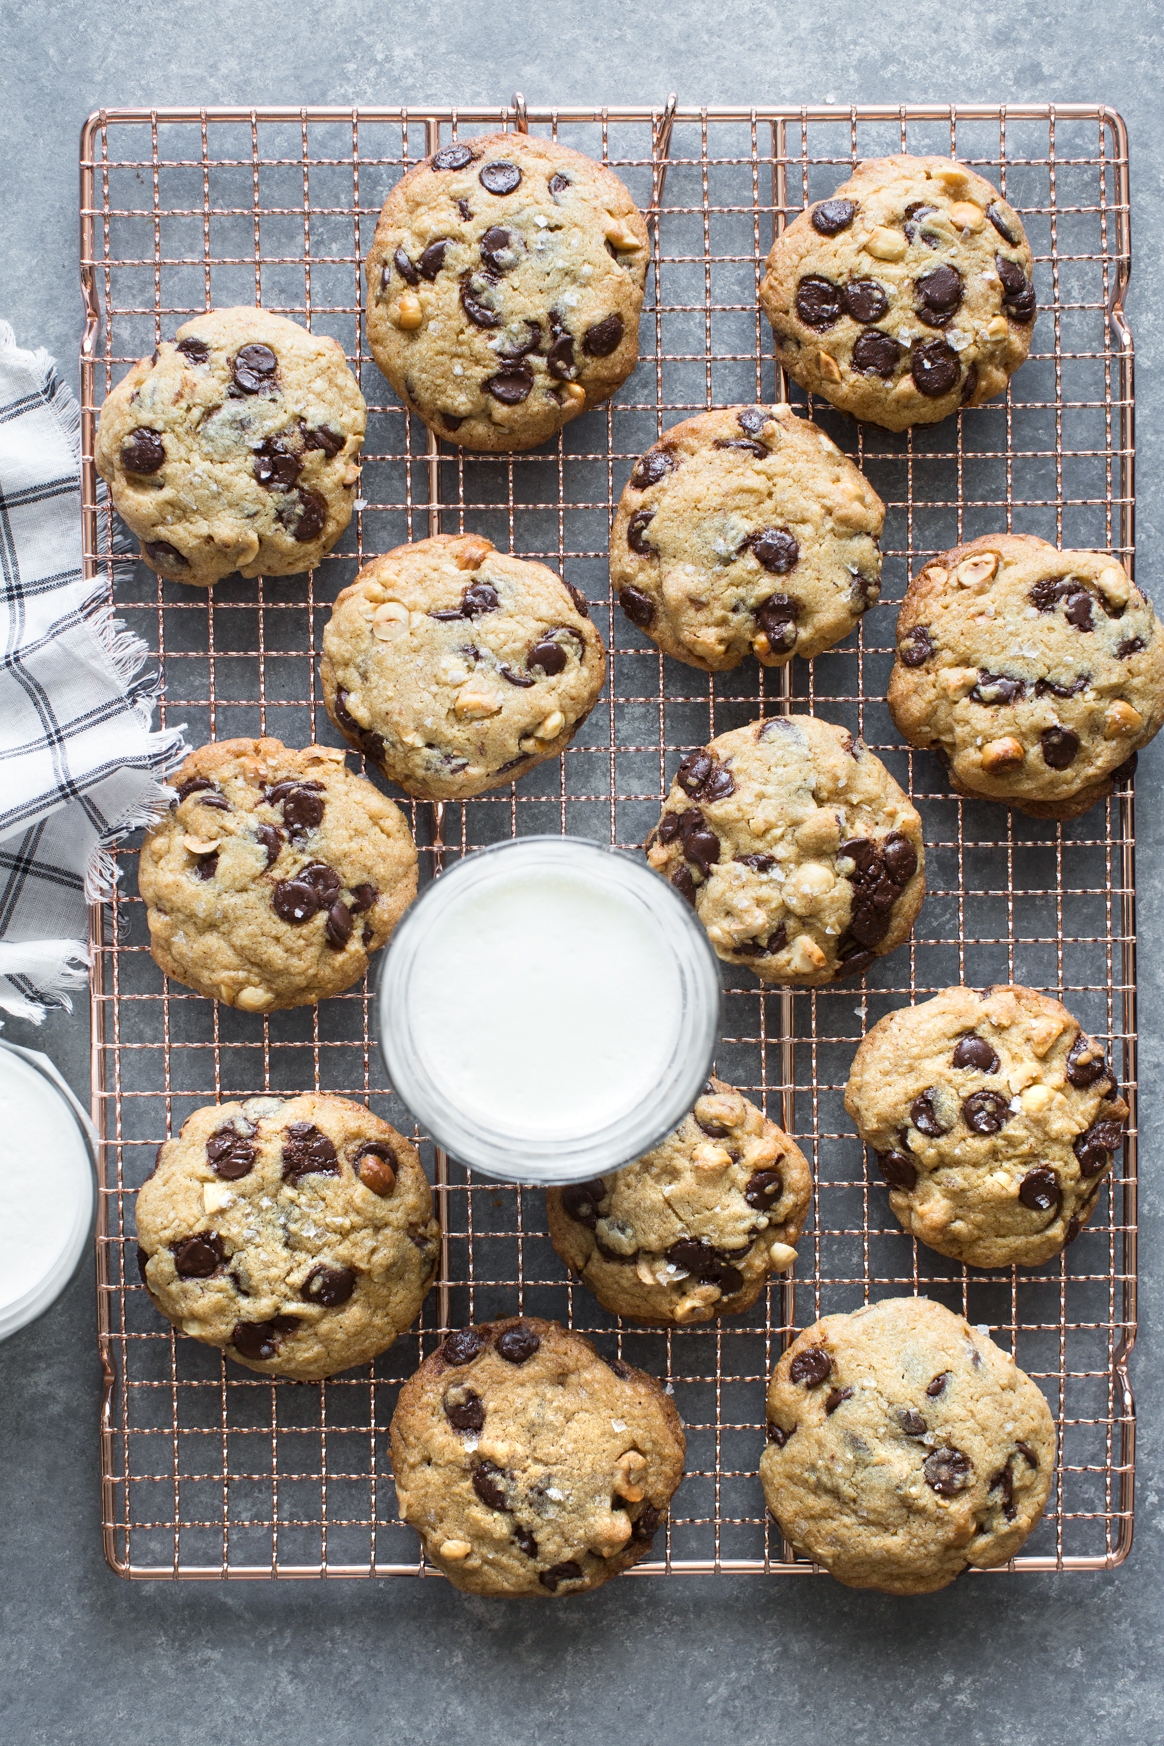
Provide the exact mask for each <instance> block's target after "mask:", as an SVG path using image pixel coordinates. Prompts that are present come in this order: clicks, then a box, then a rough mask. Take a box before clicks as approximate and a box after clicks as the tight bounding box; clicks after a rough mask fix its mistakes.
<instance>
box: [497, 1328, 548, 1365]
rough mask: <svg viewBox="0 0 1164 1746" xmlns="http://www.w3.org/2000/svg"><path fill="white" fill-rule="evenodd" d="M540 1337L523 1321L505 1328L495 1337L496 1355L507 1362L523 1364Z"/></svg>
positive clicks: (531, 1354) (534, 1348)
mask: <svg viewBox="0 0 1164 1746" xmlns="http://www.w3.org/2000/svg"><path fill="white" fill-rule="evenodd" d="M541 1343H542V1342H541V1337H540V1336H539V1335H538V1334H535V1333H534V1331H533V1329H532V1328H531V1327H529V1326H528V1325H527V1324H526V1323H525V1322H520V1323H519V1324H518V1326H517V1327H516V1328H506V1330H505V1332H504V1333H503V1334H499V1335H498V1337H497V1356H498V1357H499V1358H504V1359H505V1362H506V1363H507V1364H525V1363H527V1362H528V1360H529V1359H530V1358H532V1357H533V1355H534V1353H535V1352H536V1351H537V1350H538V1347H539V1346H540V1345H541Z"/></svg>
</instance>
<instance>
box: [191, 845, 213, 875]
mask: <svg viewBox="0 0 1164 1746" xmlns="http://www.w3.org/2000/svg"><path fill="white" fill-rule="evenodd" d="M217 872H218V850H217V849H215V850H214V852H213V854H210V855H202V856H200V857H199V859H198V860H197V861H196V862H195V863H194V875H195V878H197V879H213V878H214V875H215V874H216V873H217Z"/></svg>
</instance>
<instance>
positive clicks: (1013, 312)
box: [994, 255, 1038, 327]
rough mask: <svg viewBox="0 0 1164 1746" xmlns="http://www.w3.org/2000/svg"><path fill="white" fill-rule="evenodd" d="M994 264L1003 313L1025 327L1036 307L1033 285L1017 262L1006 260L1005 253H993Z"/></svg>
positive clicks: (1032, 317)
mask: <svg viewBox="0 0 1164 1746" xmlns="http://www.w3.org/2000/svg"><path fill="white" fill-rule="evenodd" d="M994 266H995V270H996V272H997V273H998V276H999V278H1000V279H1001V280H1002V308H1003V313H1004V314H1005V315H1006V316H1008V317H1009V319H1010V320H1011V321H1013V322H1017V323H1018V325H1019V326H1020V327H1026V325H1027V323H1028V322H1031V321H1033V320H1034V319H1035V314H1036V311H1037V309H1038V304H1037V302H1036V300H1035V287H1034V285H1033V284H1032V283H1031V281H1030V280H1029V279H1028V278H1027V276H1026V274H1025V273H1024V272H1023V270H1022V268H1021V267H1020V266H1019V264H1018V262H1017V261H1008V260H1007V258H1006V256H1005V255H995V257H994Z"/></svg>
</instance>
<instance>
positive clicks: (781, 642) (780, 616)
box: [753, 541, 800, 654]
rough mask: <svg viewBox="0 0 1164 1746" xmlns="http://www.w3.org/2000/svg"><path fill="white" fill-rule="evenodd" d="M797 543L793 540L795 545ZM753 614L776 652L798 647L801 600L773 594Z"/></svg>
mask: <svg viewBox="0 0 1164 1746" xmlns="http://www.w3.org/2000/svg"><path fill="white" fill-rule="evenodd" d="M795 543H796V542H795V541H793V544H794V545H795ZM753 616H754V617H755V620H756V623H757V624H758V625H759V627H760V629H761V630H762V631H763V633H764V635H765V636H766V637H767V639H768V645H769V647H770V648H771V650H772V652H773V653H774V654H778V653H787V651H788V650H789V649H794V648H795V647H796V635H797V632H796V621H797V619H798V618H799V616H800V601H799V600H797V599H796V598H795V597H794V596H793V595H790V594H773V595H771V596H770V597H769V598H768V599H767V600H765V601H763V602H762V603H761V604H760V605H759V606H757V607H755V608H753Z"/></svg>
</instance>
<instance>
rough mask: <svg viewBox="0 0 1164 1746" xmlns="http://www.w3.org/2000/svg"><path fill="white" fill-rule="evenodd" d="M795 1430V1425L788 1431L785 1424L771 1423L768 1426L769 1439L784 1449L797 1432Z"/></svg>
mask: <svg viewBox="0 0 1164 1746" xmlns="http://www.w3.org/2000/svg"><path fill="white" fill-rule="evenodd" d="M795 1431H796V1426H795V1425H793V1427H792V1430H791V1431H786V1430H785V1429H784V1427H783V1425H769V1426H768V1441H769V1443H775V1445H776V1447H777V1448H778V1449H783V1447H784V1445H785V1443H787V1441H788V1439H789V1437H791V1436H793V1435H794V1434H795Z"/></svg>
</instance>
